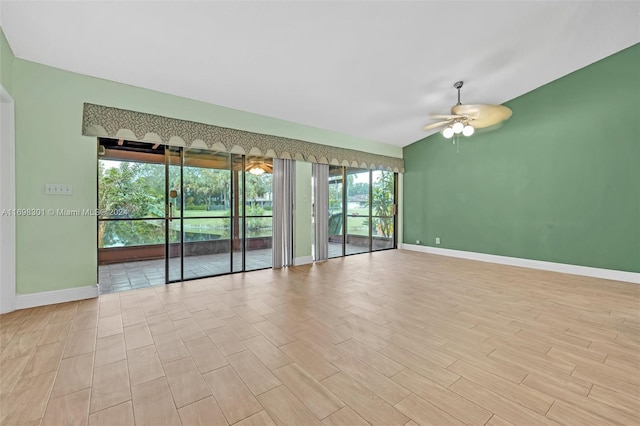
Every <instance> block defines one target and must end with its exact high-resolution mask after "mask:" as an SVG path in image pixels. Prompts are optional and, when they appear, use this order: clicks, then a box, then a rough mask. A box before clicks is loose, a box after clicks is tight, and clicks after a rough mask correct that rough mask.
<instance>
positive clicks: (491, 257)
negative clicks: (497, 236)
mask: <svg viewBox="0 0 640 426" xmlns="http://www.w3.org/2000/svg"><path fill="white" fill-rule="evenodd" d="M399 248H400V249H402V250H411V251H419V252H421V253H429V254H438V255H441V256H450V257H459V258H461V259H470V260H479V261H481V262H489V263H499V264H501V265H510V266H520V267H522V268H531V269H542V270H544V271H552V272H561V273H564V274H572V275H582V276H586V277H594V278H604V279H607V280H614V281H626V282H630V283H633V284H640V273H637V272H627V271H617V270H615V269H602V268H592V267H589V266H578V265H569V264H566V263H555V262H545V261H542V260H532V259H522V258H519V257H508V256H498V255H495V254H485V253H476V252H472V251H461V250H451V249H443V248H438V247H429V246H418V245H415V244H401V245H400V247H399Z"/></svg>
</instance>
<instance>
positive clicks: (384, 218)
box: [371, 170, 396, 250]
mask: <svg viewBox="0 0 640 426" xmlns="http://www.w3.org/2000/svg"><path fill="white" fill-rule="evenodd" d="M371 185H372V189H371V215H372V223H373V226H372V229H371V231H372V242H371V247H372V250H384V249H389V248H394V247H395V223H396V222H395V218H396V215H395V196H394V195H395V174H394V173H392V172H386V171H381V170H374V171H373V172H371Z"/></svg>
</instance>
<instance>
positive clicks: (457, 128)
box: [452, 121, 464, 134]
mask: <svg viewBox="0 0 640 426" xmlns="http://www.w3.org/2000/svg"><path fill="white" fill-rule="evenodd" d="M452 128H453V133H455V134H460V133H462V129H464V124H462V123H460V122H459V121H457V122H455V123H453V126H452Z"/></svg>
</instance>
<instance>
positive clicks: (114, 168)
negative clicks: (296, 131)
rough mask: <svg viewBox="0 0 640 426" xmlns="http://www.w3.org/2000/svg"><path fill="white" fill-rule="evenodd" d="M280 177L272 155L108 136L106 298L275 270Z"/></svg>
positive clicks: (104, 153) (102, 251) (104, 161)
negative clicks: (274, 201)
mask: <svg viewBox="0 0 640 426" xmlns="http://www.w3.org/2000/svg"><path fill="white" fill-rule="evenodd" d="M258 170H259V171H258ZM271 171H272V168H271V160H270V159H265V158H250V159H247V158H245V156H242V155H235V154H227V153H219V152H214V151H210V150H205V149H185V148H180V147H172V146H166V147H165V146H159V145H152V144H145V143H140V142H130V141H122V140H120V141H118V140H112V139H100V146H99V159H98V174H99V178H98V198H99V200H98V205H99V208H100V211H101V215H100V217H99V218H98V258H99V262H98V263H99V282H100V284H101V292H105V293H106V292H111V291H120V290H126V289H131V288H140V287H145V286H149V285H156V284H163V283H169V282H175V281H182V280H188V279H194V278H202V277H209V276H214V275H220V274H226V273H231V272H241V271H247V270H253V269H261V268H269V267H271V265H272V261H271V240H272V234H271V227H272V218H271V196H272V195H271V194H272V188H271ZM117 208H119V210H118V209H117ZM103 212H104V213H103ZM112 212H115V213H112Z"/></svg>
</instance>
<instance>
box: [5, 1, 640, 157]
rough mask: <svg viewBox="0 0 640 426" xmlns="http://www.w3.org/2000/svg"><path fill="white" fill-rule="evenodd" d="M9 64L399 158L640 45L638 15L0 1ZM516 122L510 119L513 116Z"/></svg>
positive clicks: (612, 8)
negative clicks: (437, 128)
mask: <svg viewBox="0 0 640 426" xmlns="http://www.w3.org/2000/svg"><path fill="white" fill-rule="evenodd" d="M1 13H2V16H1V17H0V23H1V25H2V28H3V29H4V31H5V34H6V36H7V39H8V40H9V43H10V45H11V47H12V48H13V50H14V53H15V55H16V56H17V57H19V58H22V59H27V60H30V61H34V62H39V63H43V64H46V65H50V66H54V67H58V68H62V69H65V70H69V71H74V72H78V73H82V74H87V75H91V76H95V77H101V78H105V79H109V80H113V81H118V82H121V83H127V84H131V85H135V86H140V87H145V88H148V89H154V90H158V91H161V92H165V93H171V94H174V95H179V96H184V97H187V98H192V99H197V100H201V101H205V102H209V103H213V104H218V105H223V106H227V107H231V108H236V109H240V110H244V111H251V112H254V113H258V114H263V115H267V116H271V117H277V118H281V119H285V120H289V121H293V122H297V123H303V124H307V125H310V126H315V127H319V128H323V129H328V130H333V131H337V132H341V133H345V134H348V135H353V136H357V137H360V138H365V139H369V140H373V141H378V142H384V143H388V144H394V145H400V146H405V145H408V144H410V143H412V142H415V141H416V140H418V139H421V138H423V137H425V136H426V135H427V134H426V133H425V132H424V131H423V130H422V127H423V126H424V125H425V124H426V123H427V122H428V121H429V120H428V119H427V115H428V113H429V112H443V113H444V112H447V111H448V110H449V108H450V107H451V105H453V104H454V103H455V100H456V92H455V89H453V87H452V85H453V83H454V82H455V81H456V80H464V81H465V86H464V88H463V91H462V101H463V103H503V102H506V101H508V100H510V99H513V98H515V97H517V96H520V95H522V94H524V93H526V92H528V91H530V90H532V89H535V88H537V87H539V86H541V85H543V84H545V83H548V82H550V81H553V80H555V79H557V78H559V77H562V76H564V75H566V74H568V73H570V72H572V71H575V70H576V69H579V68H582V67H584V66H586V65H588V64H590V63H593V62H595V61H597V60H599V59H602V58H604V57H606V56H608V55H610V54H612V53H615V52H617V51H619V50H621V49H623V48H625V47H628V46H631V45H633V44H635V43H638V42H639V41H640V24H639V22H640V2H637V1H633V2H612V1H600V2H587V1H580V2H559V1H556V2H541V1H510V2H507V1H467V2H458V1H446V2H445V1H411V2H401V1H376V2H374V1H367V2H365V1H342V2H336V1H286V2H285V1H281V2H275V1H255V2H246V1H234V2H223V1H195V2H194V1H192V2H186V1H155V2H143V1H128V2H116V1H84V2H61V1H48V2H35V1H29V2H26V1H5V0H2V4H1ZM514 114H517V111H515V112H514Z"/></svg>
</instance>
